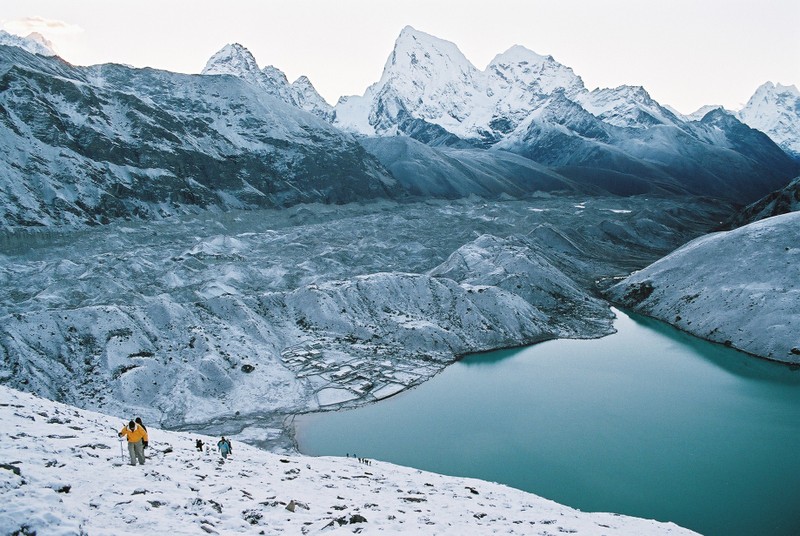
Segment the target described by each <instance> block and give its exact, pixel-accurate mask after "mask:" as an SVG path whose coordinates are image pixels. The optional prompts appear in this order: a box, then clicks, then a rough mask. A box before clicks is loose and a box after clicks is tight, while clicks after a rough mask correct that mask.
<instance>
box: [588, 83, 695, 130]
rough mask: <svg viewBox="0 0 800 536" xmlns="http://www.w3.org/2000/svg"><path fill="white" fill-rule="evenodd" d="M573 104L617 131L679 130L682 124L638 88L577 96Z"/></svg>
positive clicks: (629, 87)
mask: <svg viewBox="0 0 800 536" xmlns="http://www.w3.org/2000/svg"><path fill="white" fill-rule="evenodd" d="M574 100H575V101H576V102H578V103H579V104H580V105H581V106H583V107H584V108H585V109H586V110H587V111H589V112H590V113H591V114H593V115H594V116H596V117H597V118H598V119H600V120H602V121H603V122H605V123H608V124H610V125H614V126H618V127H629V128H643V129H644V128H648V127H652V126H656V125H673V126H680V124H681V123H682V122H683V121H681V120H680V119H679V118H678V117H677V116H676V115H675V114H673V113H672V112H671V111H670V110H668V109H667V108H665V107H663V106H661V105H660V104H658V103H657V102H656V101H654V100H653V99H652V98H651V97H650V94H649V93H647V91H646V90H645V89H644V88H643V87H641V86H620V87H617V88H614V89H599V88H598V89H595V90H594V91H592V92H590V93H586V92H584V93H578V94H577V95H575V96H574Z"/></svg>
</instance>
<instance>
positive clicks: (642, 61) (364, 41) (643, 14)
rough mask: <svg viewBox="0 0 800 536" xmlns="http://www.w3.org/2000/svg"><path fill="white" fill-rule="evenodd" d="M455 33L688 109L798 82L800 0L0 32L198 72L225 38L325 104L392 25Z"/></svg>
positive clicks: (15, 21) (282, 10)
mask: <svg viewBox="0 0 800 536" xmlns="http://www.w3.org/2000/svg"><path fill="white" fill-rule="evenodd" d="M406 25H411V26H413V27H414V28H416V29H417V30H420V31H423V32H426V33H429V34H432V35H435V36H436V37H439V38H441V39H446V40H448V41H452V42H454V43H455V44H456V45H458V47H459V48H460V49H461V51H462V52H463V53H464V55H465V56H466V57H467V58H468V59H469V60H470V61H471V62H472V63H473V64H474V65H475V66H476V67H478V68H479V69H484V68H485V67H486V65H487V64H488V63H489V61H491V59H492V58H493V57H494V56H495V55H496V54H499V53H500V52H503V51H505V50H507V49H508V48H509V47H511V46H512V45H515V44H518V45H523V46H525V47H527V48H529V49H531V50H533V51H535V52H537V53H539V54H550V55H552V56H553V57H554V58H555V59H556V60H557V61H559V62H561V63H563V64H565V65H567V66H569V67H572V68H573V70H574V71H575V73H576V74H578V75H580V76H581V77H582V78H583V80H584V82H585V84H586V86H587V87H588V88H589V89H594V88H595V87H616V86H619V85H622V84H631V85H642V86H644V87H645V88H646V89H647V90H648V91H649V92H650V94H651V95H652V96H653V98H655V99H656V100H657V101H659V102H660V103H662V104H669V105H671V106H674V107H675V108H677V109H678V110H679V111H681V112H684V113H689V112H692V111H694V110H695V109H697V108H699V107H700V106H702V105H704V104H722V105H724V106H726V107H728V108H732V109H738V108H740V107H741V106H742V105H743V104H744V103H745V102H746V101H747V99H748V98H749V97H750V96H751V95H752V94H753V92H754V91H755V89H756V88H757V87H758V86H759V85H761V84H762V83H764V82H766V81H772V82H776V83H782V84H785V85H790V84H794V85H800V38H798V35H800V31H798V29H799V28H800V1H799V0H607V1H606V0H584V1H577V0H548V1H538V0H527V1H524V0H491V1H489V0H474V1H473V0H341V1H337V0H291V1H290V0H281V1H277V0H262V1H256V0H253V1H245V0H224V1H221V0H220V1H206V0H195V1H168V0H137V1H136V2H133V1H117V0H73V1H65V0H3V3H2V8H0V27H1V28H3V29H5V30H6V31H8V32H10V33H15V34H18V35H26V34H27V33H29V32H30V31H33V30H36V31H39V32H40V33H42V34H44V35H45V37H47V38H48V39H50V40H51V41H52V42H53V43H54V45H55V48H56V50H57V52H59V54H60V55H61V56H62V57H63V58H64V59H66V60H68V61H70V62H72V63H74V64H78V65H89V64H95V63H105V62H118V63H125V64H129V65H133V66H136V67H144V66H149V67H156V68H160V69H168V70H171V71H178V72H183V73H198V72H200V70H202V68H203V67H204V66H205V63H206V60H207V59H208V58H209V57H210V56H211V55H212V54H214V53H215V52H216V51H217V50H219V49H220V48H222V47H223V46H224V45H225V44H226V43H233V42H238V43H241V44H242V45H244V46H245V47H247V48H248V49H250V51H251V52H252V53H253V55H254V56H255V58H256V60H257V61H258V64H259V66H261V67H264V66H266V65H274V66H275V67H278V68H279V69H281V70H283V71H284V72H285V73H286V75H287V76H288V78H289V81H293V80H294V79H296V78H297V77H298V76H300V75H303V74H305V75H306V76H308V77H309V78H310V79H311V82H312V83H313V84H314V86H315V87H316V88H317V90H318V91H319V92H320V94H322V96H323V97H325V98H326V99H327V100H328V101H329V102H330V103H331V104H334V103H335V102H336V101H337V100H338V98H339V97H340V96H341V95H354V94H359V95H360V94H363V92H364V89H366V87H367V86H368V85H369V84H371V83H373V82H375V81H377V80H378V78H379V77H380V74H381V70H382V69H383V65H384V63H385V61H386V58H387V57H388V55H389V53H390V52H391V50H392V46H393V44H394V40H395V39H396V38H397V36H398V34H399V33H400V30H401V29H402V28H403V27H404V26H406Z"/></svg>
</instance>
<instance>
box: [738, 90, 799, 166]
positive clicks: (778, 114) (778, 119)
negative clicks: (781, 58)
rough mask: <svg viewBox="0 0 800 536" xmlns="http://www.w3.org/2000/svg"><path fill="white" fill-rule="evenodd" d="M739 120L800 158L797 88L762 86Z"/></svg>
mask: <svg viewBox="0 0 800 536" xmlns="http://www.w3.org/2000/svg"><path fill="white" fill-rule="evenodd" d="M738 117H739V119H740V120H741V121H742V122H743V123H746V124H747V125H749V126H750V127H752V128H755V129H758V130H760V131H762V132H764V133H766V134H767V135H768V136H769V137H770V138H772V140H773V141H775V143H777V144H778V146H779V147H780V148H781V149H783V150H784V151H786V152H787V153H789V154H791V155H793V156H794V157H795V158H800V91H798V90H797V87H796V86H794V85H788V86H786V85H783V84H774V83H772V82H766V83H764V84H762V85H761V86H760V87H759V88H758V89H756V91H755V93H754V94H753V96H752V97H750V100H749V101H748V102H747V104H746V105H745V106H744V108H742V109H741V110H740V111H739V113H738Z"/></svg>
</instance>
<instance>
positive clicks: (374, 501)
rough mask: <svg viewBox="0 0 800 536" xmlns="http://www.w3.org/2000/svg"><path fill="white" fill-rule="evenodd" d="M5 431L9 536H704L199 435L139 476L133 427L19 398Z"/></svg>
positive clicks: (499, 490) (391, 468)
mask: <svg viewBox="0 0 800 536" xmlns="http://www.w3.org/2000/svg"><path fill="white" fill-rule="evenodd" d="M0 419H2V422H3V424H4V426H3V429H2V432H1V433H0V445H2V450H3V452H2V458H3V460H4V461H6V462H11V463H2V464H0V499H2V506H0V526H2V527H3V530H4V531H8V532H6V533H7V534H8V533H12V534H37V533H38V534H45V533H46V534H50V535H67V534H100V533H107V534H109V533H113V534H142V533H147V532H152V531H158V533H160V534H176V535H177V534H204V533H208V534H266V533H269V534H279V533H285V534H306V533H309V532H313V533H319V532H324V533H326V534H327V533H361V534H374V533H377V532H384V533H410V534H552V533H554V532H556V531H557V532H563V533H570V534H600V533H602V534H672V535H679V534H694V533H693V532H691V531H689V530H685V529H681V528H680V527H677V526H676V525H674V524H671V523H665V524H662V523H657V522H654V521H647V520H642V519H637V518H630V517H624V516H618V515H614V514H605V513H584V512H580V511H577V510H573V509H571V508H568V507H566V506H561V505H559V504H557V503H554V502H552V501H549V500H546V499H542V498H540V497H537V496H535V495H532V494H529V493H525V492H522V491H518V490H515V489H511V488H508V487H505V486H501V485H498V484H492V483H488V482H483V481H480V480H474V479H466V478H454V477H446V476H441V475H437V474H433V473H426V472H423V471H417V470H414V469H409V468H405V467H399V466H395V465H391V464H387V463H381V462H373V464H372V465H364V464H362V463H359V462H358V461H356V460H355V459H352V458H349V459H348V458H345V459H341V458H309V457H303V456H289V457H286V456H279V455H276V454H271V453H269V452H265V451H262V450H259V449H256V448H254V447H250V446H248V445H244V444H242V443H239V442H236V441H234V449H233V450H234V455H233V456H232V458H229V459H228V461H227V462H225V463H222V461H221V460H220V459H219V457H218V456H216V455H214V454H200V453H198V452H197V451H195V450H194V448H193V446H194V439H195V438H197V437H200V436H197V435H191V436H190V435H189V434H181V433H173V432H165V431H162V430H157V429H155V428H153V427H151V428H150V430H149V432H150V442H151V448H150V449H148V450H147V456H148V460H147V463H146V464H145V466H143V467H142V466H137V467H130V466H129V465H124V464H123V463H122V461H121V456H120V447H119V445H118V443H117V438H116V433H115V431H116V430H117V429H118V428H121V426H122V419H120V418H115V417H109V416H106V415H102V414H99V413H92V412H86V411H80V410H78V409H76V408H73V407H70V406H65V405H62V404H58V403H54V402H50V401H47V400H44V399H41V398H36V397H34V396H31V395H28V394H23V393H20V392H18V391H14V390H12V389H8V388H6V387H0ZM204 440H206V441H207V442H209V443H213V442H215V439H214V438H210V437H206V438H204ZM291 501H294V504H295V508H294V511H293V512H292V511H290V510H287V506H289V504H290V502H291Z"/></svg>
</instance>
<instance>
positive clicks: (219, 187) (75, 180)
mask: <svg viewBox="0 0 800 536" xmlns="http://www.w3.org/2000/svg"><path fill="white" fill-rule="evenodd" d="M237 52H240V51H237V50H236V49H235V48H232V49H230V50H229V54H228V56H226V57H227V58H229V59H230V60H231V64H233V63H234V62H238V63H236V64H237V65H240V66H243V67H248V66H249V67H248V68H252V66H253V65H252V64H250V63H248V61H247V57H246V56H243V55H241V54H238V53H237ZM0 81H1V83H2V87H3V91H2V92H0V106H2V111H3V113H2V115H0V161H2V166H0V225H2V226H3V227H6V228H13V227H21V226H40V225H52V224H60V223H80V224H85V223H105V222H108V221H110V220H113V219H115V218H120V217H143V218H158V217H165V216H169V215H171V214H176V213H186V212H193V211H197V210H198V209H207V208H214V207H217V208H245V207H264V206H286V205H291V204H295V203H299V202H314V201H320V202H347V201H352V200H358V199H371V198H375V197H386V196H392V195H397V194H398V192H397V190H396V183H395V181H394V179H392V177H391V176H390V175H389V173H388V172H387V171H386V170H385V169H384V168H383V167H382V166H381V165H380V163H379V162H378V161H377V160H376V159H375V158H373V157H372V156H370V155H369V154H368V153H367V152H366V151H365V150H364V149H363V148H362V147H361V146H360V145H359V144H358V143H357V141H356V140H355V139H354V138H353V137H352V136H350V135H348V134H345V133H343V132H341V131H340V130H338V129H336V128H334V127H332V126H331V125H330V124H329V123H327V122H325V121H322V120H320V119H318V118H317V117H315V116H313V115H312V114H309V113H307V112H304V111H302V110H300V109H298V108H297V107H295V106H290V105H287V104H285V103H284V102H282V101H281V100H279V99H276V98H273V97H272V96H270V95H268V94H266V93H265V92H264V91H263V90H261V89H259V88H256V87H255V86H253V85H252V84H248V83H245V82H243V81H242V80H239V79H238V78H235V77H232V76H199V75H194V76H190V75H180V74H174V73H169V72H165V71H157V70H153V69H131V68H127V67H124V66H120V65H99V66H94V67H86V68H81V67H74V66H71V65H69V64H67V63H65V62H63V61H61V60H60V59H58V58H44V57H42V56H35V55H32V54H30V53H28V52H26V51H24V50H22V49H20V48H16V47H3V46H0Z"/></svg>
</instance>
